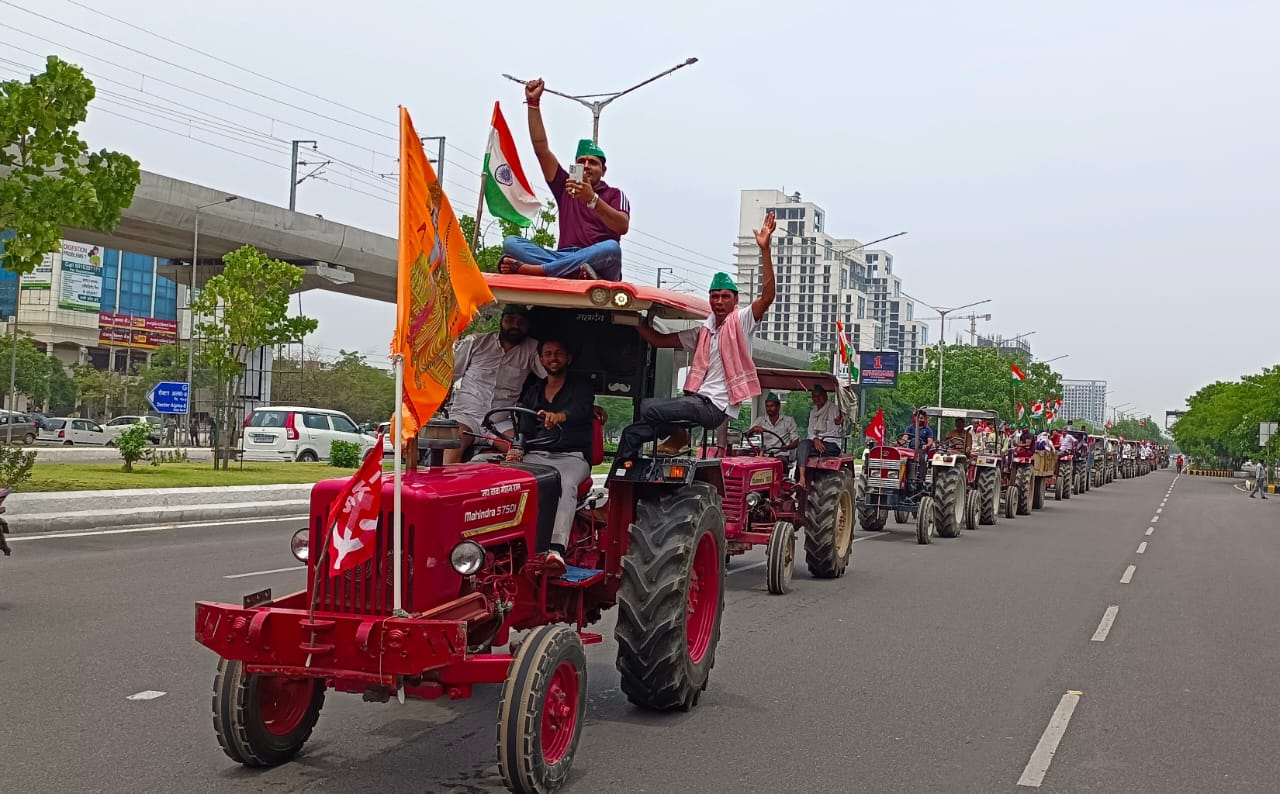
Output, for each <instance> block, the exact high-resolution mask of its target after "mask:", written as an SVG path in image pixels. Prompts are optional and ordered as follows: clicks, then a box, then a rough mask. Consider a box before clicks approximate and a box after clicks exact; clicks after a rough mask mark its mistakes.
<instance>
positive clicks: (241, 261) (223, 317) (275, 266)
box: [192, 245, 319, 468]
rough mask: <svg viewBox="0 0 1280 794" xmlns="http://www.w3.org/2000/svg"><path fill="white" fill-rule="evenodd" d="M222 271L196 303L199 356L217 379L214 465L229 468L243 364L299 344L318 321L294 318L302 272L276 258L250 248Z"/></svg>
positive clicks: (239, 252) (235, 253)
mask: <svg viewBox="0 0 1280 794" xmlns="http://www.w3.org/2000/svg"><path fill="white" fill-rule="evenodd" d="M222 262H223V265H224V267H223V270H222V272H221V273H220V274H218V275H216V276H214V277H213V278H211V279H209V283H208V284H206V285H205V288H204V290H203V291H202V292H201V293H200V294H199V296H198V297H197V298H196V299H195V300H194V301H193V302H192V309H193V311H194V312H195V313H196V315H197V316H201V317H204V318H208V319H205V320H202V321H201V322H199V323H197V324H196V333H197V334H199V336H200V338H201V343H200V349H199V351H198V353H197V356H198V357H199V359H200V360H201V361H203V363H204V365H205V366H206V367H208V370H209V375H210V377H211V379H212V381H213V384H214V387H213V394H214V416H215V420H214V421H215V422H216V423H217V428H218V430H219V431H220V432H218V433H217V434H216V435H217V443H216V445H215V448H216V449H215V452H214V466H215V468H216V467H217V465H218V463H219V461H221V464H222V467H223V468H226V465H227V460H226V457H227V456H226V455H225V454H224V450H225V449H227V442H228V441H230V439H231V437H232V433H231V432H230V430H231V428H232V417H233V413H232V412H233V409H234V407H235V402H236V400H235V396H236V394H238V393H241V392H240V390H239V389H238V388H237V386H238V385H239V384H240V379H241V376H242V374H243V373H244V366H245V365H244V362H245V359H246V358H247V356H248V355H249V354H250V353H252V352H253V351H254V350H257V349H258V348H260V347H264V346H274V345H282V344H286V343H289V342H296V341H297V340H299V339H301V338H302V337H303V336H305V335H306V334H309V333H313V332H314V331H315V330H316V327H317V326H318V325H319V323H318V322H317V321H316V320H313V319H311V318H309V317H302V316H297V317H291V316H290V315H289V297H290V296H291V295H292V294H293V292H294V291H296V290H297V288H298V286H299V285H300V284H301V283H302V276H303V272H302V268H300V267H297V266H296V265H291V264H289V263H288V262H281V261H280V260H278V259H272V258H271V257H269V256H267V255H266V254H264V253H262V252H261V251H259V250H258V249H257V248H254V247H253V246H251V245H245V246H241V247H240V248H238V249H236V250H235V251H232V252H231V253H229V254H227V255H226V256H224V257H222Z"/></svg>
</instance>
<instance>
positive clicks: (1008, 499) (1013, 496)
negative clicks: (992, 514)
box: [1004, 485, 1019, 518]
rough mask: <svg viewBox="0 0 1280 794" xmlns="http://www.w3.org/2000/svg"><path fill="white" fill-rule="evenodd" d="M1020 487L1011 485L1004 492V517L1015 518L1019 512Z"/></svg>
mask: <svg viewBox="0 0 1280 794" xmlns="http://www.w3.org/2000/svg"><path fill="white" fill-rule="evenodd" d="M1018 493H1019V491H1018V488H1017V486H1013V485H1010V486H1009V487H1008V488H1006V489H1005V492H1004V517H1005V518H1013V517H1014V516H1016V515H1017V514H1018Z"/></svg>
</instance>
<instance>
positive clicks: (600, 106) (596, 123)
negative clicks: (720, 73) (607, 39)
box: [502, 58, 698, 143]
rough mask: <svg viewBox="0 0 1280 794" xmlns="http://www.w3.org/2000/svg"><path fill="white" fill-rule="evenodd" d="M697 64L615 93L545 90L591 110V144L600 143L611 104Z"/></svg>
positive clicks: (517, 80)
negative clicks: (602, 120)
mask: <svg viewBox="0 0 1280 794" xmlns="http://www.w3.org/2000/svg"><path fill="white" fill-rule="evenodd" d="M697 62H698V59H697V58H688V59H686V60H684V61H683V62H681V63H678V64H676V65H675V66H672V67H671V68H670V69H668V70H666V71H665V72H660V73H658V74H655V75H654V76H653V77H650V78H649V79H648V80H645V81H643V82H639V83H636V84H635V85H633V86H631V87H630V88H627V89H624V90H622V91H615V92H613V93H604V94H581V95H579V96H574V95H572V94H563V93H561V92H559V91H552V90H551V89H550V88H544V89H543V90H544V91H545V92H546V93H548V94H555V95H556V96H558V97H564V98H565V99H571V100H573V101H574V102H577V103H578V104H579V105H582V106H583V107H585V108H587V109H588V110H590V111H591V142H592V143H599V142H600V113H601V112H602V111H604V109H605V108H606V107H608V106H609V104H610V103H611V102H613V101H614V100H615V99H618V98H620V97H623V96H626V95H627V94H630V93H631V92H632V91H635V90H636V89H637V88H643V87H644V86H647V85H648V84H649V83H652V82H654V81H656V80H661V79H662V78H664V77H666V76H667V75H669V74H672V73H673V72H676V71H679V70H680V69H683V68H684V67H686V66H692V65H694V64H695V63H697ZM502 76H503V77H505V78H507V79H508V80H510V81H512V82H514V83H519V84H521V85H525V84H526V83H528V82H529V81H528V80H521V79H520V78H518V77H512V76H511V75H509V74H505V73H504V74H503V75H502ZM596 97H604V99H596Z"/></svg>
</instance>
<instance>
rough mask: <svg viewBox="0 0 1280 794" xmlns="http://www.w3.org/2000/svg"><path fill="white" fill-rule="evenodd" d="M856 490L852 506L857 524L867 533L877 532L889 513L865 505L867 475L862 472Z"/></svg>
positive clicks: (882, 526)
mask: <svg viewBox="0 0 1280 794" xmlns="http://www.w3.org/2000/svg"><path fill="white" fill-rule="evenodd" d="M857 488H858V490H857V491H856V492H855V493H854V504H855V505H857V509H858V524H859V525H860V526H861V527H862V528H863V529H864V530H866V531H867V532H879V531H880V530H882V529H884V524H885V522H886V521H888V520H889V511H887V510H881V509H880V508H878V507H876V506H874V505H869V504H867V501H866V500H867V473H866V470H863V472H862V474H860V475H858V486H857Z"/></svg>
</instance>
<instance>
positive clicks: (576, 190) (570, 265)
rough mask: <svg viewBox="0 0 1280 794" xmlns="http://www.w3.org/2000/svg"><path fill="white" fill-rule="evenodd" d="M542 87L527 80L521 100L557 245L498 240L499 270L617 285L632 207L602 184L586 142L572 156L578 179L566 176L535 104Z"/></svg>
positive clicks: (597, 155) (601, 168)
mask: <svg viewBox="0 0 1280 794" xmlns="http://www.w3.org/2000/svg"><path fill="white" fill-rule="evenodd" d="M544 87H545V84H544V83H543V81H542V80H530V81H529V82H528V83H527V84H526V85H525V87H524V96H525V104H527V105H528V106H529V139H530V140H531V141H532V143H533V151H534V154H536V155H537V157H538V165H540V166H541V167H542V175H543V177H544V178H545V179H546V180H547V185H549V186H550V187H551V192H552V193H553V194H554V195H555V197H556V209H557V210H558V212H559V221H560V236H559V245H560V247H559V249H558V250H555V251H548V250H547V249H545V248H543V247H542V246H539V245H535V244H534V243H532V242H530V241H529V240H526V239H525V238H523V237H516V236H512V237H508V238H507V239H505V240H503V241H502V260H501V261H500V262H499V263H498V269H499V270H501V271H502V272H503V273H520V274H523V275H526V276H554V277H557V278H602V279H606V280H608V281H621V280H622V247H621V245H619V241H620V240H621V239H622V235H624V234H626V233H627V231H628V230H629V229H630V228H631V204H630V202H628V201H627V197H626V195H625V194H624V193H623V192H622V191H621V190H619V189H618V188H616V187H612V186H610V185H607V184H605V183H604V181H603V178H604V174H605V171H606V170H608V169H607V167H606V165H605V155H604V151H602V150H601V149H600V147H599V146H597V145H596V144H595V142H594V141H592V140H591V139H589V138H587V139H584V140H581V141H579V142H578V151H577V154H576V155H575V156H574V162H575V163H576V164H577V165H580V166H582V180H581V181H577V180H573V179H570V178H569V174H568V172H566V171H565V170H564V168H563V167H562V166H561V165H560V161H558V160H557V159H556V156H555V153H554V152H552V151H551V145H550V144H549V143H548V142H547V129H546V127H544V126H543V124H542V111H541V110H540V108H539V105H540V104H541V102H542V90H543V88H544ZM512 151H514V147H512ZM490 209H491V211H492V209H493V205H492V204H490Z"/></svg>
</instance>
